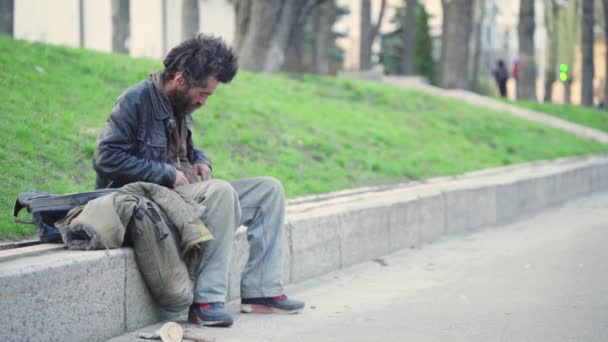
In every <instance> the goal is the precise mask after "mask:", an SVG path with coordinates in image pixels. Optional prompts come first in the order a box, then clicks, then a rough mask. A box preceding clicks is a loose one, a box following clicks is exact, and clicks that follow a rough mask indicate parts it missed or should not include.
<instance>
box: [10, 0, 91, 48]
mask: <svg viewBox="0 0 608 342" xmlns="http://www.w3.org/2000/svg"><path fill="white" fill-rule="evenodd" d="M14 7H15V16H14V20H15V21H14V25H15V37H16V38H19V39H25V40H30V41H37V42H46V43H50V44H57V45H67V46H73V47H77V46H79V45H80V30H79V26H78V25H79V19H78V16H79V11H78V0H53V1H41V0H15V4H14Z"/></svg>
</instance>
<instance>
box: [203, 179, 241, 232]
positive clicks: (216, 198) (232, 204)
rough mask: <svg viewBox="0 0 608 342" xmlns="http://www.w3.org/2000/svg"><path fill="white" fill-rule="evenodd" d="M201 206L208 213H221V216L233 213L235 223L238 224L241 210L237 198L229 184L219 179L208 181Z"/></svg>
mask: <svg viewBox="0 0 608 342" xmlns="http://www.w3.org/2000/svg"><path fill="white" fill-rule="evenodd" d="M207 182H209V184H208V185H207V191H206V192H205V199H204V201H203V204H204V205H205V206H206V207H207V211H208V212H214V211H215V212H222V213H223V214H222V215H225V214H228V213H230V212H233V213H234V215H235V219H236V222H239V220H240V215H241V208H240V205H239V197H238V194H237V192H236V190H234V188H233V187H232V185H230V183H228V182H226V181H224V180H221V179H210V180H208V181H207Z"/></svg>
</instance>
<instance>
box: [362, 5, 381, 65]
mask: <svg viewBox="0 0 608 342" xmlns="http://www.w3.org/2000/svg"><path fill="white" fill-rule="evenodd" d="M381 1H382V2H381V3H380V13H379V14H378V20H376V23H375V24H373V23H372V21H371V16H372V13H371V12H372V5H371V0H361V45H360V49H359V69H361V70H369V69H371V67H372V45H373V44H374V40H375V39H376V37H377V36H378V31H379V30H380V25H381V24H382V18H383V17H384V10H385V8H386V0H381Z"/></svg>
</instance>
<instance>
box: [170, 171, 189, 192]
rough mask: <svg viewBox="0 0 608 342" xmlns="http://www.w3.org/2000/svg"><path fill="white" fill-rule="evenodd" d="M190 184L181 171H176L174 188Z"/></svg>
mask: <svg viewBox="0 0 608 342" xmlns="http://www.w3.org/2000/svg"><path fill="white" fill-rule="evenodd" d="M185 184H190V182H188V178H186V175H184V173H183V172H181V171H180V170H175V183H173V187H174V188H175V187H178V186H180V185H185Z"/></svg>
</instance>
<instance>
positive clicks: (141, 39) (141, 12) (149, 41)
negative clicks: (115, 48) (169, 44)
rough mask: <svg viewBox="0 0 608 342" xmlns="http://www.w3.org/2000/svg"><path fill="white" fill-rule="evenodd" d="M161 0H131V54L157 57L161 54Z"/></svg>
mask: <svg viewBox="0 0 608 342" xmlns="http://www.w3.org/2000/svg"><path fill="white" fill-rule="evenodd" d="M161 3H162V1H161V0H131V1H130V8H129V11H130V15H131V37H130V39H129V44H130V49H131V55H132V56H138V57H152V58H159V57H162V56H163V55H164V54H163V46H162V36H163V32H162V12H161Z"/></svg>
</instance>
